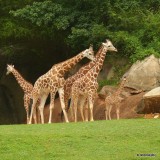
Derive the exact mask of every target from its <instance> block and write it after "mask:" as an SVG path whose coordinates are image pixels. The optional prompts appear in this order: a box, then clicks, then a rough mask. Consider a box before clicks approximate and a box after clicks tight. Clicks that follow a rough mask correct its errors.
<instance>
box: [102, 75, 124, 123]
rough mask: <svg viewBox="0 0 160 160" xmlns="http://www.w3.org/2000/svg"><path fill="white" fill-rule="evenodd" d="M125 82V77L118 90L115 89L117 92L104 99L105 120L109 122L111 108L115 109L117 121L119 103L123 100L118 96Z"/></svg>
mask: <svg viewBox="0 0 160 160" xmlns="http://www.w3.org/2000/svg"><path fill="white" fill-rule="evenodd" d="M125 82H126V77H124V78H123V80H122V82H121V84H120V86H119V88H118V89H117V91H116V92H115V93H113V94H112V95H109V96H107V97H106V99H105V105H106V110H105V113H106V120H107V119H109V120H111V110H112V107H113V106H115V107H116V114H117V119H119V110H120V103H121V101H122V100H123V98H122V97H121V96H120V94H121V92H122V90H123V88H124V84H125Z"/></svg>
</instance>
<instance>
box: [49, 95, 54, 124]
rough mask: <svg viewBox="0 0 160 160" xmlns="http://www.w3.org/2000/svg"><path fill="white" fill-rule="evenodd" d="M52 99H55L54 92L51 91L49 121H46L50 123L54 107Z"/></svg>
mask: <svg viewBox="0 0 160 160" xmlns="http://www.w3.org/2000/svg"><path fill="white" fill-rule="evenodd" d="M54 99H55V93H51V95H50V101H51V102H50V107H49V121H48V123H52V113H53V109H54Z"/></svg>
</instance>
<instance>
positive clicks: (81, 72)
mask: <svg viewBox="0 0 160 160" xmlns="http://www.w3.org/2000/svg"><path fill="white" fill-rule="evenodd" d="M102 49H103V46H102V47H101V48H100V49H99V50H98V52H97V54H96V56H95V59H96V60H95V61H90V62H89V63H88V64H86V65H84V66H83V67H81V68H80V69H79V70H78V71H77V72H76V73H75V74H74V75H72V76H71V77H69V78H67V79H66V81H65V84H64V102H65V107H66V110H67V112H68V109H69V106H68V100H69V99H70V97H71V88H72V85H73V83H74V82H75V81H76V80H77V79H79V78H81V77H83V76H84V75H85V74H86V73H87V72H88V71H89V70H90V69H91V68H92V67H93V66H94V65H95V62H96V61H97V60H98V57H99V56H100V53H101V51H102ZM62 113H63V112H62ZM62 116H63V114H62ZM61 118H62V117H61Z"/></svg>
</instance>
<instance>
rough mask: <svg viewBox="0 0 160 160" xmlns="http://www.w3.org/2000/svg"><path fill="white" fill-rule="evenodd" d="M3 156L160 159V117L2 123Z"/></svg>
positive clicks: (63, 159)
mask: <svg viewBox="0 0 160 160" xmlns="http://www.w3.org/2000/svg"><path fill="white" fill-rule="evenodd" d="M137 154H155V156H153V157H144V156H143V157H141V156H137ZM0 159H1V160H6V159H7V160H26V159H27V160H41V159H45V160H51V159H53V160H136V159H138V160H140V159H142V160H146V159H149V160H151V159H154V160H155V159H156V160H159V159H160V120H159V119H152V120H146V119H132V120H119V121H117V120H112V121H95V122H88V123H82V122H79V123H69V124H67V123H53V124H45V125H40V124H39V125H1V126H0Z"/></svg>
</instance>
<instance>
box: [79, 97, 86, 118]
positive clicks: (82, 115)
mask: <svg viewBox="0 0 160 160" xmlns="http://www.w3.org/2000/svg"><path fill="white" fill-rule="evenodd" d="M85 102H86V99H85V98H84V97H83V98H82V99H81V100H80V106H79V107H80V113H81V117H82V121H84V114H83V109H84V104H85Z"/></svg>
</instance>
